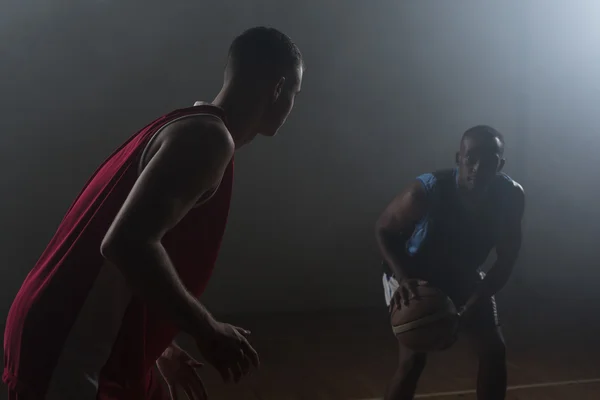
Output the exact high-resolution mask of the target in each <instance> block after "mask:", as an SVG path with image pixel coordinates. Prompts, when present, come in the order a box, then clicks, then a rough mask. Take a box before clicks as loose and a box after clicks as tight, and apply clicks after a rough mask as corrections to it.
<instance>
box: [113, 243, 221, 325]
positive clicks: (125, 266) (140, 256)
mask: <svg viewBox="0 0 600 400" xmlns="http://www.w3.org/2000/svg"><path fill="white" fill-rule="evenodd" d="M115 247H116V246H115ZM115 247H112V248H111V247H106V248H104V249H103V254H104V255H105V257H106V258H107V259H108V260H109V261H110V262H112V263H113V264H115V265H116V266H117V267H118V268H119V269H120V270H121V272H122V273H123V275H124V276H125V279H126V280H127V282H128V284H129V285H130V286H131V287H132V289H133V290H134V292H135V293H137V294H138V295H139V296H140V297H141V298H142V299H143V300H144V301H146V302H147V303H148V304H150V305H151V306H154V307H156V308H158V309H159V310H161V311H162V312H163V313H164V314H165V315H166V316H167V317H168V318H170V319H171V320H172V321H173V322H174V323H175V324H176V325H177V326H178V327H179V328H180V329H181V330H183V331H185V332H187V333H190V334H193V335H202V334H204V333H206V332H207V330H208V329H210V327H211V324H213V323H214V319H213V317H212V316H211V315H210V313H209V312H208V311H207V310H206V308H204V306H203V305H202V304H201V303H200V302H199V301H198V300H197V299H196V298H195V297H194V296H193V295H192V294H191V293H190V292H189V291H188V290H187V289H186V288H185V286H184V285H183V282H182V281H181V279H180V278H179V275H178V274H177V271H176V270H175V268H174V266H173V264H172V263H171V260H170V259H169V256H168V254H167V252H166V250H165V248H164V247H163V246H162V245H161V244H160V243H156V244H131V243H129V244H127V245H123V246H120V247H119V248H120V249H122V250H114V249H115ZM117 249H118V248H117Z"/></svg>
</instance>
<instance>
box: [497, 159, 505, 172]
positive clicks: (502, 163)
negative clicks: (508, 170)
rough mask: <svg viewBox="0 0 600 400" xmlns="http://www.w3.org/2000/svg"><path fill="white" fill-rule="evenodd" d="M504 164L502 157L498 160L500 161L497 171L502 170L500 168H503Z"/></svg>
mask: <svg viewBox="0 0 600 400" xmlns="http://www.w3.org/2000/svg"><path fill="white" fill-rule="evenodd" d="M504 164H506V160H505V159H504V158H503V159H501V160H500V163H499V164H498V171H497V172H500V171H502V168H504Z"/></svg>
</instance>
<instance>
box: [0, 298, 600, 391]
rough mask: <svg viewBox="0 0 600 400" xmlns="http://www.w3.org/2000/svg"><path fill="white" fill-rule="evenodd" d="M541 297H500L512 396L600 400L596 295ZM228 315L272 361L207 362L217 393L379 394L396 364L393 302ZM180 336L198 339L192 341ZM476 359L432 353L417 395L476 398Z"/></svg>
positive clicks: (459, 348) (459, 349) (461, 348)
mask: <svg viewBox="0 0 600 400" xmlns="http://www.w3.org/2000/svg"><path fill="white" fill-rule="evenodd" d="M541 303H542V302H540V304H541ZM535 304H536V303H528V306H527V307H526V308H523V307H521V308H514V307H513V308H511V309H509V310H506V309H503V307H502V303H501V304H500V311H501V317H503V318H502V319H503V323H504V331H505V336H506V339H507V343H508V372H509V385H510V390H509V392H508V395H507V399H509V400H517V399H518V400H588V399H589V400H591V399H594V400H597V399H600V362H599V360H600V345H599V344H598V342H599V339H598V338H600V321H599V319H598V318H596V317H597V315H599V314H598V311H599V307H598V306H597V305H594V306H590V305H589V304H590V303H589V302H588V303H587V304H588V305H587V309H586V311H587V313H585V312H581V311H579V310H582V309H584V308H583V306H582V305H581V304H565V303H564V302H563V303H557V304H555V305H553V304H549V303H548V302H546V301H544V302H543V304H544V306H543V307H536V306H535ZM226 321H227V322H231V323H234V324H237V325H240V326H243V327H245V328H248V329H250V330H252V332H253V339H252V342H253V343H254V345H255V347H256V349H257V350H258V351H259V353H260V355H261V362H262V365H261V368H260V370H258V371H255V372H253V374H252V375H251V376H250V377H248V378H247V379H245V380H244V381H243V382H242V383H239V384H228V385H224V384H222V383H221V382H220V380H219V378H218V377H217V375H216V373H215V372H214V371H212V370H211V369H210V368H207V369H205V370H204V371H203V372H202V374H203V376H204V378H205V383H206V386H207V389H208V392H209V397H210V399H215V400H234V399H235V400H240V399H248V400H378V399H381V396H382V394H383V392H384V390H385V386H386V384H387V381H388V379H389V377H390V376H391V374H392V373H393V371H394V369H395V365H396V346H395V339H394V337H393V335H392V334H391V332H390V329H389V325H388V324H387V314H386V312H385V309H376V310H357V311H344V312H335V313H321V314H314V313H303V314H301V313H299V314H285V315H262V316H260V315H255V316H248V315H246V316H239V317H236V316H230V317H228V318H227V319H226ZM180 343H181V344H182V345H183V346H184V347H186V348H187V347H188V346H189V342H188V340H186V339H185V338H182V340H181V341H180ZM189 348H193V346H189ZM476 364H477V363H476V360H475V359H474V358H473V356H472V355H471V354H470V352H469V351H468V349H467V348H466V346H465V343H463V342H461V341H459V342H458V343H457V344H456V345H455V346H454V347H453V348H451V349H450V350H448V351H446V352H444V353H439V354H435V355H433V356H431V357H430V359H429V361H428V365H427V368H426V370H425V373H424V376H423V378H422V380H421V383H420V385H419V388H418V396H417V398H424V399H440V400H446V399H447V400H458V399H461V400H475V399H476V396H475V394H474V391H473V389H474V387H475V375H476V368H477V365H476ZM182 398H185V397H182ZM4 399H5V394H4V391H3V390H2V394H1V395H0V400H4Z"/></svg>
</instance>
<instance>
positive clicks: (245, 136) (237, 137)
mask: <svg viewBox="0 0 600 400" xmlns="http://www.w3.org/2000/svg"><path fill="white" fill-rule="evenodd" d="M245 100H246V99H244V98H243V97H242V96H236V95H235V93H234V92H233V91H230V90H227V89H226V88H225V87H224V88H223V89H222V90H221V92H220V93H219V94H218V95H217V97H215V99H214V100H213V101H212V104H213V105H215V106H217V107H220V108H221V109H223V112H224V113H225V116H226V118H227V127H228V129H229V133H230V134H231V137H232V138H233V141H234V143H235V147H236V149H238V148H240V147H242V146H244V145H245V144H248V143H249V142H251V141H252V140H253V139H254V138H255V137H256V126H257V125H258V120H259V118H260V114H259V113H258V112H255V111H254V110H255V109H256V106H255V105H250V104H252V102H251V101H245ZM247 104H248V105H247Z"/></svg>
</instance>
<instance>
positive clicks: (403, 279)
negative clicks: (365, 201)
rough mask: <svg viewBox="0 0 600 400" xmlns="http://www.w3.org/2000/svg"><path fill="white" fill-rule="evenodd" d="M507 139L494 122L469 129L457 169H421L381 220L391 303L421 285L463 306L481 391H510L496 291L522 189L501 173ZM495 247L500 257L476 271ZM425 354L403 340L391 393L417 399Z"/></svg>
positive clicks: (488, 395) (505, 275)
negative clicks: (427, 285)
mask: <svg viewBox="0 0 600 400" xmlns="http://www.w3.org/2000/svg"><path fill="white" fill-rule="evenodd" d="M503 152H504V139H503V137H502V135H501V134H500V133H499V132H498V131H496V130H495V129H493V128H491V127H489V126H476V127H473V128H471V129H469V130H467V131H466V132H465V133H464V135H463V137H462V140H461V143H460V150H459V152H458V153H457V154H456V164H457V166H456V168H453V169H448V170H442V171H438V172H434V173H430V174H424V175H421V176H420V177H418V178H417V179H416V180H415V181H414V182H413V183H411V184H410V185H409V186H408V187H407V188H406V189H404V191H403V192H402V193H400V195H398V196H397V197H396V198H395V199H394V200H393V201H392V202H391V204H390V205H389V206H388V207H387V209H386V210H385V211H384V212H383V214H382V215H381V217H380V218H379V220H378V222H377V228H376V232H377V233H376V236H377V240H378V243H379V247H380V249H381V253H382V255H383V258H384V268H385V272H384V276H383V282H384V289H385V292H386V293H385V295H386V301H387V303H388V305H389V304H390V303H391V302H392V301H395V302H396V304H399V306H400V307H402V305H403V304H408V303H409V302H410V301H411V299H413V298H414V297H415V293H414V291H415V287H416V286H417V285H423V284H431V285H433V286H436V287H438V288H439V289H441V290H443V291H444V292H445V293H446V294H447V295H448V296H449V297H450V298H451V299H452V300H453V301H454V303H455V304H456V306H457V307H458V308H459V309H460V327H461V331H462V332H464V334H465V335H466V336H467V338H468V339H469V341H470V344H471V345H472V347H473V349H474V350H475V352H476V353H477V355H478V357H479V372H478V377H477V398H478V399H479V400H500V399H504V397H505V394H506V359H505V345H504V339H503V337H502V334H501V331H500V328H499V324H498V318H497V313H496V303H495V300H494V297H493V296H494V294H496V293H497V292H498V291H499V290H500V289H501V288H502V287H503V286H504V285H505V284H506V282H507V281H508V279H509V277H510V275H511V272H512V270H513V266H514V264H515V261H516V259H517V255H518V253H519V249H520V246H521V219H522V216H523V211H524V193H523V188H522V187H521V186H520V185H519V184H518V183H517V182H515V181H514V180H512V179H511V178H510V177H508V175H506V174H504V173H502V172H501V170H502V167H503V166H504V158H503ZM492 249H495V250H496V261H495V264H494V265H493V266H492V268H491V269H490V271H489V272H488V274H487V275H485V274H483V272H481V271H480V270H479V268H480V267H481V265H482V264H483V263H484V262H485V260H486V259H487V257H488V255H489V253H490V252H491V250H492ZM425 363H426V355H425V354H420V353H415V352H413V351H411V350H409V349H407V348H405V347H403V346H402V345H400V360H399V366H398V369H397V371H396V373H395V375H394V377H393V380H392V382H391V384H390V386H389V388H388V391H387V394H386V397H385V399H386V400H409V399H412V398H413V396H414V393H415V390H416V386H417V381H418V379H419V376H420V375H421V372H422V371H423V368H424V367H425Z"/></svg>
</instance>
